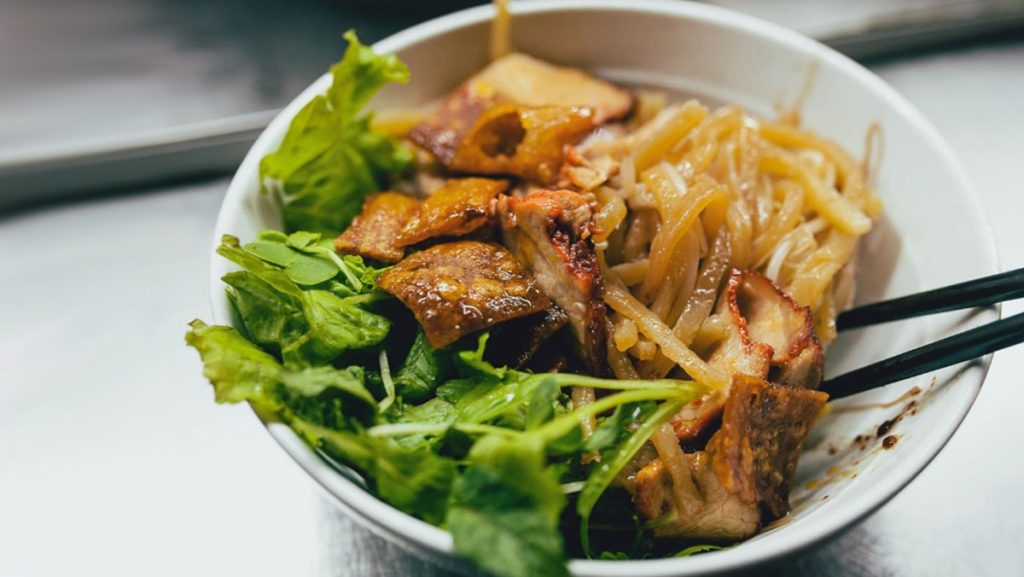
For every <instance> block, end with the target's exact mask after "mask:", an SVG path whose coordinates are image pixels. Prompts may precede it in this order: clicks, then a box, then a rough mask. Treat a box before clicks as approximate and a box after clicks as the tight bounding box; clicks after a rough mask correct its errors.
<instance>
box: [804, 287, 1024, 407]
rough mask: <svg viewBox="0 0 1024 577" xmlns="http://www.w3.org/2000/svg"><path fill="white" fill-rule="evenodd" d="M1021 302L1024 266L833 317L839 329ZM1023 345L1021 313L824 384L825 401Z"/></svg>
mask: <svg viewBox="0 0 1024 577" xmlns="http://www.w3.org/2000/svg"><path fill="white" fill-rule="evenodd" d="M1017 298H1024V268H1021V269H1017V270H1012V271H1009V272H1004V273H1000V274H997V275H992V276H987V277H983V278H979V279H975V280H972V281H967V282H963V283H959V284H955V285H950V286H947V287H943V288H940V289H935V290H930V291H925V292H921V293H917V294H913V295H910V296H905V297H901V298H897V299H892V300H888V301H882V302H879V303H874V304H870V305H866V306H863V307H858V308H855V309H850V310H848V311H846V312H844V313H842V314H840V315H839V316H838V317H837V318H836V329H837V330H839V331H844V330H850V329H856V328H861V327H866V326H870V325H876V324H881V323H887V322H891V321H898V320H903V319H909V318H914V317H920V316H925V315H931V314H937V313H943V312H948V311H954V310H961V309H968V308H973V307H981V306H989V305H994V304H996V303H1000V302H1003V301H1007V300H1012V299H1017ZM1021 342H1024V313H1021V314H1016V315H1014V316H1012V317H1008V318H1005V319H1001V320H998V321H995V322H992V323H989V324H987V325H983V326H980V327H977V328H974V329H971V330H968V331H964V332H962V333H959V334H955V335H953V336H951V337H947V338H944V339H941V340H939V341H936V342H934V343H931V344H928V345H924V346H922V347H918V348H916V349H913V350H910V351H907V352H905V353H900V354H898V355H895V356H892V357H889V358H888V359H885V360H882V361H878V362H877V363H872V364H870V365H868V366H866V367H862V368H859V369H856V370H854V371H850V372H848V373H845V374H842V375H839V376H837V377H833V378H831V379H828V380H826V381H825V382H824V383H822V385H821V390H823V391H825V392H826V393H828V394H829V395H830V396H831V398H833V399H838V398H843V397H849V396H851V395H855V394H857V393H860V392H863V391H867V390H870V389H874V388H877V387H881V386H883V385H887V384H889V383H894V382H896V381H901V380H903V379H908V378H910V377H915V376H917V375H921V374H924V373H928V372H931V371H934V370H937V369H941V368H943V367H948V366H950V365H955V364H957V363H962V362H964V361H969V360H972V359H976V358H978V357H981V356H984V355H987V354H989V353H991V352H995V351H998V350H1000V349H1005V348H1007V347H1011V346H1013V345H1016V344H1019V343H1021Z"/></svg>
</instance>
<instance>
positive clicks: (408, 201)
mask: <svg viewBox="0 0 1024 577" xmlns="http://www.w3.org/2000/svg"><path fill="white" fill-rule="evenodd" d="M419 205H420V202H419V201H418V200H416V199H415V198H411V197H408V196H406V195H404V194H399V193H397V192H382V193H380V194H373V195H370V196H369V197H367V198H366V201H365V202H364V203H363V211H362V212H361V213H359V216H357V217H356V218H355V220H353V221H352V224H351V225H350V226H349V227H348V229H347V230H345V232H343V233H341V235H340V236H339V237H338V238H337V239H335V240H334V250H336V251H338V252H340V253H344V254H356V255H359V256H362V257H366V258H372V259H374V260H379V261H381V262H398V261H400V260H402V257H403V256H405V250H404V249H403V248H402V246H401V245H399V244H396V242H395V240H396V239H397V238H398V234H399V232H400V231H401V230H402V228H403V227H404V226H405V225H406V223H407V222H408V221H409V219H411V218H413V216H414V215H416V214H417V212H418V211H419Z"/></svg>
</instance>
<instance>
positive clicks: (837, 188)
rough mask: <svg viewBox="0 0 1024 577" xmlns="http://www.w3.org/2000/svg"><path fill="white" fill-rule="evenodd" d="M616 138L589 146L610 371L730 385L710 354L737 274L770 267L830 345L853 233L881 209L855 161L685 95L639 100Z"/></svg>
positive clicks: (848, 286) (846, 284)
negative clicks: (596, 177) (730, 279)
mask: <svg viewBox="0 0 1024 577" xmlns="http://www.w3.org/2000/svg"><path fill="white" fill-rule="evenodd" d="M645 103H646V104H645ZM641 108H642V109H643V110H640V109H641ZM617 130H618V132H616V131H615V130H613V131H611V132H610V133H611V134H613V136H612V137H610V139H609V138H603V139H602V140H601V141H600V143H599V146H598V145H595V147H594V148H593V149H591V150H590V151H589V153H590V154H591V155H598V156H601V155H604V158H603V161H606V162H608V163H610V165H612V166H614V169H613V170H610V171H609V172H608V174H610V175H611V176H610V177H609V178H608V179H607V181H606V182H605V183H604V184H603V185H602V186H600V187H597V188H595V189H594V193H593V194H594V198H595V200H596V202H597V205H598V206H599V208H598V210H597V211H596V214H595V223H596V225H597V226H596V227H595V231H594V240H595V241H596V242H597V243H599V247H600V248H601V250H600V251H599V252H600V258H601V262H602V270H603V272H604V274H605V276H606V283H605V284H606V296H605V300H606V302H607V304H608V306H609V308H610V309H611V315H610V317H609V335H610V337H611V338H610V339H609V345H608V351H609V352H608V358H609V363H610V365H611V368H612V371H613V373H614V374H615V375H616V376H618V377H620V378H636V377H638V376H639V377H644V378H661V377H665V376H667V375H680V374H685V375H686V376H689V377H690V378H693V379H696V380H699V381H702V382H704V383H705V384H708V385H710V386H713V387H723V386H727V384H728V377H727V375H725V374H724V373H723V372H722V371H721V370H719V369H717V368H715V367H712V366H710V365H708V363H707V360H706V359H707V356H708V355H709V353H710V349H712V348H714V344H715V343H716V342H718V341H719V340H720V339H722V338H723V337H724V335H725V331H726V328H727V326H728V325H727V323H726V322H725V321H724V319H720V318H719V317H718V316H717V315H716V314H714V312H713V311H714V310H715V303H716V302H717V300H718V296H719V294H720V292H721V290H722V285H723V282H724V281H723V279H724V278H725V277H726V276H728V273H729V270H730V269H731V268H733V267H738V268H748V269H754V270H757V271H760V272H762V273H764V274H765V275H766V276H768V277H769V278H770V279H772V280H773V281H774V282H775V283H776V284H777V285H778V286H779V288H781V289H782V290H783V291H784V292H786V293H787V294H789V295H790V296H791V297H792V298H793V299H794V300H795V301H796V302H798V303H800V304H802V305H806V306H809V307H810V308H811V310H812V311H813V313H814V316H815V318H814V321H815V326H816V330H817V333H818V337H819V338H820V339H821V340H822V341H823V342H825V343H828V342H829V341H831V340H832V339H833V338H834V337H835V316H836V315H837V314H838V313H839V312H841V311H842V310H843V309H844V308H845V307H847V306H849V304H850V302H852V295H853V271H854V267H853V264H852V261H853V258H854V256H855V254H856V248H857V243H858V239H859V238H860V237H861V236H862V235H864V234H865V233H867V232H868V231H869V230H870V229H871V226H872V220H873V219H874V218H876V217H877V216H878V215H879V214H880V211H881V203H880V202H879V201H878V200H877V198H876V197H875V196H874V194H873V193H872V191H871V189H870V187H869V175H868V173H867V171H866V168H865V166H864V164H863V163H862V162H860V161H858V160H857V159H855V158H854V157H853V156H852V155H851V154H850V153H849V152H847V151H846V150H844V149H843V148H842V147H840V146H839V145H838V144H836V143H834V142H831V141H829V140H827V139H825V138H822V137H821V136H819V135H817V134H815V133H813V132H810V131H807V130H803V129H801V128H799V127H798V126H795V125H794V124H792V123H786V122H766V121H760V120H758V119H755V118H753V117H751V116H749V115H747V114H746V113H745V112H744V111H743V110H742V109H740V108H738V107H735V106H731V107H725V108H720V109H718V110H714V111H709V109H708V108H706V107H705V106H703V105H701V104H700V103H698V102H696V101H692V100H691V101H687V102H684V103H681V104H668V105H666V104H665V103H664V98H663V97H660V96H658V97H653V96H651V97H645V100H644V102H642V103H641V105H638V112H637V114H636V116H635V117H634V118H633V119H632V120H630V121H629V122H628V123H626V124H624V125H623V126H621V127H619V129H617Z"/></svg>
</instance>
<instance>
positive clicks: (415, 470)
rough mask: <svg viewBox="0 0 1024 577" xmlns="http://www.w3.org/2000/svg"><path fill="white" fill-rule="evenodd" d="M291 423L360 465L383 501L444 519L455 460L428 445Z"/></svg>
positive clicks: (437, 521) (329, 450) (314, 442)
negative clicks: (412, 446) (409, 445)
mask: <svg viewBox="0 0 1024 577" xmlns="http://www.w3.org/2000/svg"><path fill="white" fill-rule="evenodd" d="M289 424H290V425H291V426H292V428H293V429H295V431H296V432H298V433H299V434H300V435H302V436H303V437H304V438H305V439H306V440H307V442H309V443H310V444H312V445H313V446H315V447H319V448H321V449H323V450H324V451H326V452H327V454H329V455H331V456H332V457H335V458H338V459H341V460H342V461H344V462H346V463H348V464H350V465H352V466H354V467H355V468H356V469H358V470H359V471H360V473H362V474H363V475H364V476H365V477H366V479H367V481H368V482H369V483H370V484H371V486H372V487H374V489H375V490H376V493H377V494H378V495H379V496H380V498H381V499H383V500H384V501H386V502H388V503H390V504H391V505H393V506H395V507H397V508H399V509H401V510H402V511H405V512H407V513H412V514H413V515H416V516H417V517H420V518H421V519H423V520H424V521H427V522H428V523H433V524H435V525H438V524H440V523H441V522H442V521H443V520H444V516H445V511H446V509H447V502H448V496H449V493H450V491H451V486H452V481H453V479H454V478H455V472H456V464H455V461H453V460H451V459H448V458H445V457H441V456H438V455H437V454H435V453H433V452H432V451H430V450H429V449H426V448H416V449H412V450H410V449H407V448H404V447H402V446H400V445H398V444H396V443H395V442H393V441H392V440H391V439H379V438H375V437H371V436H369V435H365V434H356V433H350V432H345V431H337V430H332V429H328V428H324V427H319V426H316V425H314V424H311V423H309V422H306V421H304V420H302V419H295V418H292V419H289Z"/></svg>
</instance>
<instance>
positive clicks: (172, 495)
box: [0, 0, 1024, 577]
mask: <svg viewBox="0 0 1024 577" xmlns="http://www.w3.org/2000/svg"><path fill="white" fill-rule="evenodd" d="M524 1H532V0H524ZM538 1H542V0H538ZM477 3H481V2H474V1H460V0H433V1H430V2H423V1H413V0H408V1H400V0H357V1H352V0H349V1H345V0H287V1H283V0H91V1H89V2H83V1H81V0H0V254H2V255H3V256H2V257H0V297H2V300H0V302H3V303H4V307H3V309H0V311H2V312H0V577H8V576H10V577H23V576H37V575H38V576H51V575H52V576H57V575H61V576H63V575H68V574H87V575H91V574H100V573H102V574H104V575H126V576H127V575H182V574H198V575H207V574H226V575H273V574H288V575H322V576H355V575H381V576H384V575H398V574H416V575H442V574H444V573H443V572H442V571H440V570H439V569H437V568H434V567H432V566H428V565H425V564H424V563H423V562H422V561H419V560H418V559H416V558H414V557H410V556H408V555H407V554H406V553H404V552H403V551H401V550H399V549H397V548H395V547H393V546H391V545H388V544H386V543H384V542H383V541H381V540H379V539H377V538H376V537H374V536H372V535H370V534H368V533H366V532H365V531H364V530H362V529H360V528H358V527H356V526H355V525H353V524H352V522H351V521H349V520H348V519H347V518H346V517H345V516H344V515H342V514H341V513H339V512H338V511H337V510H336V509H334V508H333V507H332V506H330V505H329V504H328V503H327V502H326V501H325V500H324V499H323V498H322V497H321V496H320V494H319V493H318V491H317V489H316V487H315V486H314V484H313V482H312V481H310V480H309V479H308V478H307V477H306V476H305V475H304V474H303V473H302V472H301V470H300V469H299V468H298V467H295V466H294V465H293V464H292V463H291V462H290V461H289V460H288V458H287V456H286V455H285V454H284V453H283V452H282V451H280V450H279V449H278V448H277V447H276V446H275V445H274V443H273V441H272V440H271V439H270V437H269V436H268V435H267V434H266V433H265V432H263V431H262V430H261V426H260V424H259V423H258V422H257V420H256V419H255V418H254V417H253V416H252V415H251V414H250V413H249V412H248V411H246V410H245V409H244V408H243V407H232V408H227V407H218V406H215V405H214V403H213V401H212V395H211V394H210V392H209V387H208V385H207V384H206V383H205V382H204V381H203V379H202V377H201V375H200V368H199V363H198V360H197V359H196V358H195V354H194V352H193V351H190V350H186V349H185V347H184V344H183V342H182V335H183V333H184V330H185V326H186V323H187V322H188V321H189V320H191V319H192V318H195V317H208V315H209V302H208V296H207V282H208V279H207V267H208V263H209V258H210V243H211V240H212V239H211V235H212V231H213V224H214V219H215V218H216V213H217V209H218V206H219V204H220V201H221V198H222V196H223V194H224V191H225V190H226V187H227V182H228V178H229V176H230V174H231V172H232V171H233V169H234V168H235V167H236V166H237V164H238V162H239V161H240V160H241V158H242V155H243V154H244V153H245V151H246V150H247V148H248V146H249V145H250V144H251V142H252V141H253V140H254V139H255V137H256V136H257V135H258V133H259V131H260V130H261V129H262V127H263V126H265V124H266V123H267V122H268V121H269V120H270V118H271V117H272V116H273V115H274V113H275V111H276V110H277V109H279V108H280V107H281V106H283V105H284V104H285V103H287V102H288V101H289V100H290V99H292V98H293V97H294V96H295V95H296V94H298V92H299V91H300V90H302V89H303V88H304V87H305V86H307V85H308V84H309V83H310V82H311V81H312V80H314V79H315V78H316V77H318V76H319V75H321V74H322V73H323V72H324V71H325V70H326V69H327V67H328V66H329V65H330V64H331V63H333V62H334V61H336V60H337V59H338V58H339V57H340V55H341V54H342V51H343V49H344V43H343V41H342V38H341V35H342V33H343V32H344V31H345V30H347V29H349V28H355V29H357V30H358V32H359V34H360V36H361V38H362V39H363V40H364V41H366V42H372V41H376V40H379V39H381V38H383V37H385V36H387V35H388V34H390V33H393V32H395V31H397V30H400V29H402V28H405V27H407V26H409V25H411V24H414V23H417V22H420V21H423V20H426V19H428V18H431V17H434V16H437V15H440V14H443V13H447V12H450V11H452V10H455V9H458V8H461V7H464V6H467V5H471V4H477ZM712 3H714V4H719V5H723V6H726V7H730V8H734V9H737V10H741V11H744V12H747V13H750V14H753V15H755V16H759V17H762V18H766V19H768V20H772V21H775V22H777V23H779V24H782V25H784V26H788V27H790V28H793V29H795V30H798V31H800V32H803V33H806V34H809V35H812V36H814V37H816V38H818V39H820V40H822V41H824V42H826V43H828V44H830V45H832V46H834V47H835V48H837V49H839V50H841V51H843V52H845V53H847V54H849V55H850V56H852V57H854V58H856V59H858V60H860V61H861V62H863V63H865V64H866V65H867V66H868V67H869V68H870V69H871V70H872V71H874V72H875V73H877V74H879V75H880V76H881V77H882V78H883V79H885V80H886V81H887V82H889V83H890V84H892V85H893V86H894V87H895V88H896V89H897V90H898V91H900V92H901V93H902V94H904V95H905V96H906V97H907V98H908V99H909V100H910V101H911V102H912V103H913V104H915V105H916V106H917V107H918V108H919V109H920V110H921V111H922V112H923V113H924V114H925V116H927V117H928V118H929V119H930V120H931V121H932V122H934V123H935V125H936V126H937V127H938V129H939V131H940V132H941V133H942V134H943V135H944V136H945V137H946V139H947V140H948V141H950V143H951V144H952V146H953V148H954V149H955V151H956V153H957V154H958V155H959V157H960V158H961V159H962V161H963V163H964V165H965V167H966V168H967V171H968V173H969V175H970V177H971V178H972V180H973V181H974V184H975V185H976V187H977V190H978V191H979V194H980V196H981V200H982V203H983V204H984V205H985V207H986V209H987V211H988V214H989V216H990V220H991V223H992V229H993V234H994V237H995V239H996V242H997V245H998V248H999V253H1000V257H1001V259H1002V264H1003V268H1004V269H1010V268H1015V267H1021V266H1024V249H1022V248H1020V247H1024V229H1022V227H1021V226H1020V225H1021V218H1022V216H1021V215H1024V184H1022V181H1021V179H1020V178H1019V167H1018V165H1019V159H1020V157H1021V155H1022V154H1024V106H1022V104H1024V0H966V1H954V0H905V1H893V0H817V1H814V0H780V1H776V2H768V1H760V0H713V2H712ZM954 232H955V231H954ZM1020 310H1024V306H1022V305H1021V304H1020V303H1010V304H1008V305H1006V307H1004V314H1011V313H1013V312H1017V311H1020ZM1022 372H1024V354H1022V353H1021V351H1020V350H1019V349H1017V350H1011V351H1004V352H1002V353H1000V354H999V355H997V356H996V359H995V361H994V363H993V366H992V371H991V373H990V377H989V379H988V381H987V383H986V385H985V390H984V391H983V392H982V394H981V397H980V398H979V400H978V403H977V404H976V406H975V408H974V409H973V410H972V412H971V414H970V415H969V416H968V418H967V420H966V421H965V423H964V425H963V427H962V428H961V431H960V432H959V433H958V435H957V436H956V437H955V438H954V439H953V441H952V442H951V443H950V445H949V446H948V447H947V449H946V450H945V451H944V452H943V453H942V454H941V455H940V456H939V457H938V458H937V459H936V461H935V463H934V464H933V465H932V466H931V467H929V469H928V470H926V471H925V472H924V473H923V474H922V475H921V477H920V478H919V479H918V480H916V481H915V482H914V483H913V484H912V485H911V486H910V488H909V489H907V490H906V491H904V492H903V493H901V494H900V495H899V496H898V497H897V498H896V499H895V500H894V501H893V502H892V503H890V504H889V505H887V506H886V507H884V508H883V509H882V510H881V511H880V512H878V513H877V514H875V515H874V516H873V517H871V518H870V519H869V520H868V521H866V522H865V523H864V524H862V525H861V526H859V527H858V528H856V529H854V530H853V531H851V532H849V533H847V534H845V535H844V536H842V537H840V538H839V539H837V540H836V541H834V542H833V543H831V544H828V545H825V546H823V547H820V548H817V549H815V550H813V551H810V552H808V553H806V554H804V555H802V556H800V557H798V558H796V559H790V560H786V561H785V562H783V563H782V564H780V565H779V567H776V568H770V569H766V570H765V571H766V574H771V575H823V574H827V575H835V576H841V577H842V576H867V575H871V576H879V575H880V576H904V575H907V576H911V575H914V576H916V575H930V576H936V575H950V576H954V575H955V576H960V575H1024V550H1021V548H1020V546H1019V539H1020V535H1021V534H1022V533H1024V518H1021V516H1020V511H1024V492H1022V491H1021V490H1020V489H1021V487H1024V468H1021V467H1011V468H1009V469H1008V468H1007V467H1005V466H1004V462H1005V461H1006V460H1007V459H1009V460H1013V459H1014V458H1015V455H1016V454H1018V453H1019V445H1020V439H1021V438H1022V437H1024V422H1021V420H1020V419H1019V418H1016V417H1014V416H1013V415H1014V413H1015V412H1018V409H1017V408H1018V407H1020V406H1021V405H1022V404H1024V389H1022V388H1021V387H1020V382H1019V381H1020V374H1022Z"/></svg>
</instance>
